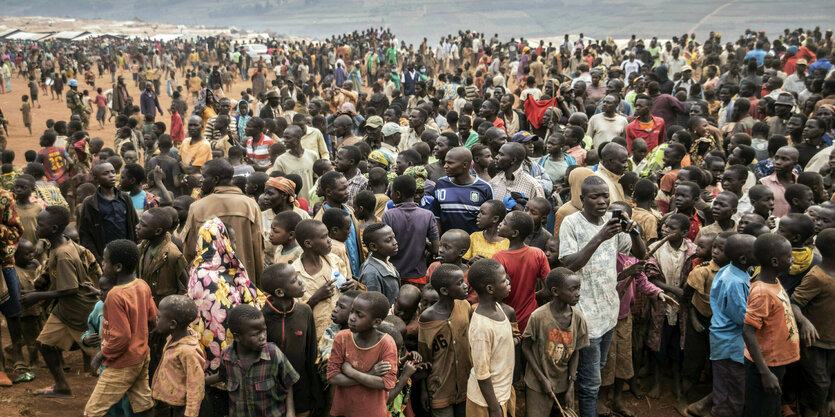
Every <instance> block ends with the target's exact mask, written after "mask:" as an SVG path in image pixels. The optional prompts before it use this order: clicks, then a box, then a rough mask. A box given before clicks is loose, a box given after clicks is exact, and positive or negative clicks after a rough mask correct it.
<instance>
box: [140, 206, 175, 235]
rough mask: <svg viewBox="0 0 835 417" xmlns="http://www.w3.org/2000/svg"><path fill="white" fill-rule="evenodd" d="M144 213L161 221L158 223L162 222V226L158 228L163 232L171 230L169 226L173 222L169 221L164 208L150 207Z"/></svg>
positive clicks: (169, 217) (169, 218)
mask: <svg viewBox="0 0 835 417" xmlns="http://www.w3.org/2000/svg"><path fill="white" fill-rule="evenodd" d="M145 213H148V214H150V215H151V216H152V217H154V218H155V219H161V220H160V221H161V222H162V224H160V227H161V228H162V229H163V230H165V231H168V229H170V228H171V224H172V223H173V221H172V219H171V216H170V215H169V214H168V210H166V209H165V208H164V207H151V208H149V209H148V210H145ZM163 234H164V233H163Z"/></svg>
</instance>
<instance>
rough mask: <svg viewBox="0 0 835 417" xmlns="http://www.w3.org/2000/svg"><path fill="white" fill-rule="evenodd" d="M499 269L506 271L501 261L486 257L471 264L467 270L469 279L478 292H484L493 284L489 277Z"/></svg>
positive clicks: (502, 271)
mask: <svg viewBox="0 0 835 417" xmlns="http://www.w3.org/2000/svg"><path fill="white" fill-rule="evenodd" d="M499 271H501V273H504V267H503V266H502V264H501V263H499V261H497V260H495V259H486V258H485V259H479V260H477V261H475V262H473V264H472V265H470V269H469V271H467V280H468V281H469V282H470V285H471V286H472V287H473V289H474V290H475V292H476V293H478V294H483V293H484V290H485V289H486V288H487V285H489V284H492V282H489V279H490V278H491V277H492V276H493V274H497V273H498V272H499Z"/></svg>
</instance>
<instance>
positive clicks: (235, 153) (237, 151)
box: [228, 146, 246, 158]
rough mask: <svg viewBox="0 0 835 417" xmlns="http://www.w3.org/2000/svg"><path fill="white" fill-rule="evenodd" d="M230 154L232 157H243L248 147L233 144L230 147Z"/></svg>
mask: <svg viewBox="0 0 835 417" xmlns="http://www.w3.org/2000/svg"><path fill="white" fill-rule="evenodd" d="M228 154H229V157H230V158H242V157H243V156H244V155H246V149H244V148H242V147H240V146H233V147H231V148H229V151H228Z"/></svg>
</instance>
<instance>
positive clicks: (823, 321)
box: [791, 229, 835, 416]
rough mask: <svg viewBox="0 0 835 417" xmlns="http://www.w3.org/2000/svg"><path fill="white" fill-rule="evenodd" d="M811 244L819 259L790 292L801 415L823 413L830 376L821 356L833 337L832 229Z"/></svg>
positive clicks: (828, 351) (827, 353) (828, 353)
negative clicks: (797, 342)
mask: <svg viewBox="0 0 835 417" xmlns="http://www.w3.org/2000/svg"><path fill="white" fill-rule="evenodd" d="M815 245H816V246H817V248H818V250H819V251H820V252H821V255H823V262H821V264H820V265H817V266H813V267H812V269H811V270H810V271H809V273H807V274H806V276H805V277H803V281H801V282H800V285H798V286H797V288H795V289H794V294H792V296H791V300H792V311H793V312H794V316H795V318H796V319H797V324H798V326H799V328H800V341H801V342H802V344H801V345H800V352H801V355H800V368H801V370H802V371H801V372H802V375H803V381H804V384H803V385H802V387H801V388H803V389H798V392H799V393H800V403H801V404H802V405H803V406H804V407H805V408H806V410H805V412H804V416H817V415H826V410H828V401H827V397H828V393H829V388H830V387H831V386H832V377H831V376H830V374H829V371H828V368H827V367H826V361H825V359H824V358H826V357H828V356H831V355H832V345H831V344H830V343H831V342H832V341H833V340H835V334H834V333H833V331H832V330H833V327H832V315H831V314H830V313H828V310H829V309H831V308H832V306H835V299H833V294H835V293H833V289H834V288H835V286H834V285H833V284H835V279H833V277H835V229H825V230H823V231H822V232H821V233H820V234H818V237H817V240H816V241H815Z"/></svg>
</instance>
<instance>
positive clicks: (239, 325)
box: [227, 304, 263, 334]
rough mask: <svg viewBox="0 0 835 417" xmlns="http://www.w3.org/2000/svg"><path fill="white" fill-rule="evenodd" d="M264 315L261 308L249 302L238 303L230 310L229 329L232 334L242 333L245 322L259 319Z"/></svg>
mask: <svg viewBox="0 0 835 417" xmlns="http://www.w3.org/2000/svg"><path fill="white" fill-rule="evenodd" d="M261 317H263V314H262V313H261V310H259V309H258V308H256V307H254V306H251V305H249V304H238V305H236V306H235V307H233V308H232V310H230V311H229V316H228V322H227V323H229V331H230V332H232V334H241V331H242V330H243V327H244V323H246V322H251V321H253V320H258V319H259V318H261Z"/></svg>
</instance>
